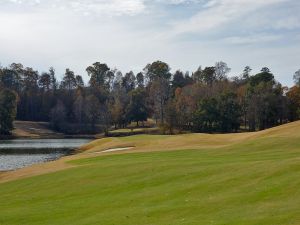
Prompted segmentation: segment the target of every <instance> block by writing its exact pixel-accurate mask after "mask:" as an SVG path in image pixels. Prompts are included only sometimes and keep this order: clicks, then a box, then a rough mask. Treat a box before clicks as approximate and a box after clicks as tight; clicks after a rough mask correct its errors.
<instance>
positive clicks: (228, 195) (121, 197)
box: [0, 122, 300, 225]
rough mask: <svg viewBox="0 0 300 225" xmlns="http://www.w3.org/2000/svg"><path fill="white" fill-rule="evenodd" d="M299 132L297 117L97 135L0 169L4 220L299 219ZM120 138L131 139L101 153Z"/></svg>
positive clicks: (146, 223)
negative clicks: (227, 130)
mask: <svg viewBox="0 0 300 225" xmlns="http://www.w3.org/2000/svg"><path fill="white" fill-rule="evenodd" d="M299 140H300V122H296V123H292V124H288V125H284V126H281V127H278V128H273V129H270V130H267V131H263V132H257V133H245V134H228V135H204V134H188V135H179V136H147V135H140V136H132V137H125V138H107V139H102V140H98V141H95V142H92V143H91V144H89V145H87V146H85V147H84V148H83V149H82V150H84V151H83V152H82V153H81V154H79V155H76V156H72V157H67V158H64V159H62V160H60V161H57V162H52V163H50V164H46V165H39V166H35V167H32V168H27V169H24V170H20V171H17V172H12V173H6V174H2V175H0V182H1V181H2V183H1V184H0V193H1V194H0V224H1V225H2V224H5V225H9V224H18V225H19V224H24V225H25V224H30V225H33V224H43V225H44V224H74V225H76V224H78V225H79V224H88V225H91V224H103V225H113V224H115V225H119V224H122V225H127V224H128V225H129V224H130V225H138V224H143V225H154V224H155V225H184V224H189V225H198V224H203V225H207V224H220V225H221V224H231V225H235V224H240V225H248V224H249V225H250V224H253V225H254V224H255V225H257V224H262V225H268V224H270V225H277V224H278V225H282V224H295V225H296V224H300V204H299V202H300V189H299V187H300V141H299ZM121 147H134V148H132V149H130V150H127V151H125V152H132V153H130V154H124V153H125V152H117V153H101V151H103V150H107V149H113V148H121ZM43 173H44V174H43ZM37 174H40V175H38V176H32V177H27V178H23V179H20V177H21V178H22V177H25V176H29V175H37ZM11 179H15V180H14V181H9V182H8V180H11Z"/></svg>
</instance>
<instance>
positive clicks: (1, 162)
mask: <svg viewBox="0 0 300 225" xmlns="http://www.w3.org/2000/svg"><path fill="white" fill-rule="evenodd" d="M90 141H92V140H90V139H17V140H5V141H1V140H0V171H9V170H16V169H20V168H23V167H27V166H31V165H33V164H37V163H42V162H47V161H53V160H57V159H59V158H61V157H63V156H66V155H70V154H72V152H74V150H76V149H77V148H79V147H80V146H82V145H84V144H86V143H88V142H90Z"/></svg>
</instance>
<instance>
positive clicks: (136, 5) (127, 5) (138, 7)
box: [0, 0, 145, 16]
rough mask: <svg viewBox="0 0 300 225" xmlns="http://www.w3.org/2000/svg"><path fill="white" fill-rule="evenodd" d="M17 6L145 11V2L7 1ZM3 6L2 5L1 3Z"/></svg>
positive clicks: (97, 11)
mask: <svg viewBox="0 0 300 225" xmlns="http://www.w3.org/2000/svg"><path fill="white" fill-rule="evenodd" d="M5 1H6V2H7V1H8V2H10V3H13V4H17V5H21V4H22V5H27V6H32V7H34V6H35V7H37V6H38V7H45V8H47V7H49V6H50V7H52V8H55V9H60V10H70V9H72V10H74V11H76V12H83V13H84V14H101V15H111V16H113V15H135V14H139V13H141V12H143V11H144V9H145V4H144V0H5ZM0 6H1V3H0Z"/></svg>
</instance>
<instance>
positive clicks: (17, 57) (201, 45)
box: [0, 0, 300, 86]
mask: <svg viewBox="0 0 300 225" xmlns="http://www.w3.org/2000/svg"><path fill="white" fill-rule="evenodd" d="M299 11H300V1H298V0H0V27H1V30H0V62H1V64H2V66H7V65H8V64H9V63H11V62H22V63H23V64H24V65H25V66H31V67H34V68H35V69H38V70H39V71H45V70H47V69H48V68H49V67H50V66H53V67H55V68H56V71H57V75H58V77H61V75H62V74H63V72H64V69H65V68H67V67H68V68H70V69H72V70H74V71H75V72H76V73H77V74H81V75H83V76H84V77H85V79H87V75H86V72H85V68H86V67H87V66H88V65H90V64H92V63H93V62H96V61H100V62H105V63H107V64H108V65H109V66H110V67H112V68H114V67H116V68H117V69H120V70H121V71H122V72H128V71H129V70H133V71H135V72H138V71H140V70H142V69H143V68H144V67H145V65H146V64H147V63H150V62H152V61H154V60H158V59H159V60H163V61H166V62H167V63H169V65H170V66H171V68H172V70H173V71H175V70H177V69H182V70H183V71H186V70H189V71H194V70H196V69H197V68H198V67H199V66H200V65H202V67H204V66H211V65H214V63H215V62H217V61H221V60H222V61H225V62H226V63H227V64H228V65H229V67H231V68H232V72H231V74H230V75H231V76H235V75H239V74H240V73H241V72H242V70H243V68H244V67H245V66H247V65H249V66H251V67H252V68H253V73H256V72H258V71H259V70H260V69H261V68H262V67H264V66H267V67H269V68H270V69H271V71H272V72H273V73H274V74H275V76H276V78H277V79H278V80H279V81H280V82H281V83H283V84H284V85H289V86H290V85H292V77H293V74H294V72H295V71H296V70H298V69H300V13H299Z"/></svg>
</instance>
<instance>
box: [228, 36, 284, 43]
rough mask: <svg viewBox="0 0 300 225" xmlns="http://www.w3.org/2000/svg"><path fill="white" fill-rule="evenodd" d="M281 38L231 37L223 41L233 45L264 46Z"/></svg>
mask: <svg viewBox="0 0 300 225" xmlns="http://www.w3.org/2000/svg"><path fill="white" fill-rule="evenodd" d="M281 38H282V36H281V35H272V34H255V35H248V36H233V37H228V38H225V39H224V41H225V42H226V43H229V44H234V45H251V44H264V43H271V42H274V41H278V40H280V39H281Z"/></svg>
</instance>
